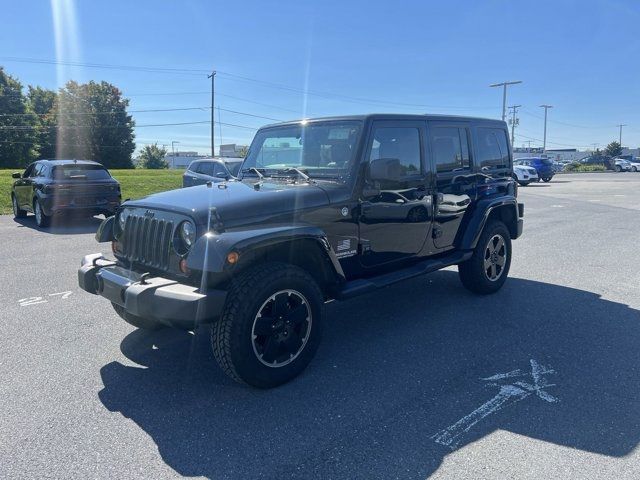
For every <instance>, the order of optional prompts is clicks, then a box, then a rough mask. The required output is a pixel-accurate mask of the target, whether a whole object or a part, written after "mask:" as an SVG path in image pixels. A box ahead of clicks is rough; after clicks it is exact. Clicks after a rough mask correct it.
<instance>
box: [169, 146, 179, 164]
mask: <svg viewBox="0 0 640 480" xmlns="http://www.w3.org/2000/svg"><path fill="white" fill-rule="evenodd" d="M176 143H180V142H179V141H178V140H171V153H172V155H171V157H172V158H171V166H172V167H175V165H176V149H175V148H174V145H175V144H176Z"/></svg>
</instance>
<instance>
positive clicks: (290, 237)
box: [187, 226, 345, 297]
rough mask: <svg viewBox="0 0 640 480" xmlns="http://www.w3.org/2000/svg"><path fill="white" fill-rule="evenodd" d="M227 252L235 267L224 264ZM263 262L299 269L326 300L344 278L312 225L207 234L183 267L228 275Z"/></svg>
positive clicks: (327, 246) (192, 251)
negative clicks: (235, 259)
mask: <svg viewBox="0 0 640 480" xmlns="http://www.w3.org/2000/svg"><path fill="white" fill-rule="evenodd" d="M231 252H236V253H237V254H238V260H237V263H235V264H229V262H228V261H227V256H228V254H229V253H231ZM265 262H280V263H285V264H290V265H295V266H297V267H300V268H302V269H303V270H305V271H306V272H308V273H309V274H310V275H311V276H312V277H313V278H314V279H315V280H316V281H317V282H318V284H319V285H320V287H321V289H322V291H323V293H324V294H325V296H326V297H330V296H332V292H333V290H334V289H335V287H336V286H337V285H339V284H340V283H341V282H343V281H344V278H345V277H344V272H343V271H342V267H341V266H340V263H339V261H338V259H337V257H336V256H335V253H334V252H333V250H332V249H331V246H330V244H329V242H328V240H327V238H326V236H325V234H324V232H323V231H322V230H321V229H319V228H317V227H313V226H287V227H272V228H266V229H258V230H248V231H241V232H224V233H221V234H213V233H207V234H205V235H203V236H202V237H201V238H200V239H198V241H197V242H196V243H195V245H194V246H193V248H192V250H191V252H190V253H189V256H188V257H187V265H188V267H189V268H191V269H193V270H199V271H203V272H208V273H214V274H215V273H223V274H227V275H229V276H231V275H237V274H238V273H239V272H241V271H243V270H245V269H247V268H249V267H252V266H255V265H258V264H260V263H265Z"/></svg>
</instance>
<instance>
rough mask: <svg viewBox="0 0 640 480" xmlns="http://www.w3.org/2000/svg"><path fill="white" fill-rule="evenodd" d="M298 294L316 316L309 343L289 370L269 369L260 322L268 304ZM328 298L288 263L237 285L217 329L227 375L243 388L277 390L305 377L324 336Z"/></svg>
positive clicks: (214, 337) (257, 271) (218, 354)
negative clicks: (258, 339)
mask: <svg viewBox="0 0 640 480" xmlns="http://www.w3.org/2000/svg"><path fill="white" fill-rule="evenodd" d="M284 290H292V291H296V292H299V293H300V294H301V295H303V296H304V299H305V300H306V302H307V307H308V310H309V312H310V314H311V317H310V318H311V324H310V326H309V327H308V328H309V332H308V336H307V339H306V342H305V343H303V346H302V347H301V349H300V350H299V352H298V353H297V354H296V356H295V358H294V359H293V360H291V362H290V363H288V364H283V365H282V366H277V367H273V366H267V365H265V364H264V363H263V362H262V361H261V360H260V359H259V358H258V354H257V352H256V350H255V346H254V341H255V340H254V339H253V328H254V322H255V321H256V317H257V315H258V313H261V308H263V307H264V305H265V302H267V301H269V298H270V297H272V296H273V295H274V294H276V293H278V292H282V291H284ZM322 304H323V296H322V292H321V291H320V288H319V287H318V284H317V283H316V282H315V280H314V279H313V278H312V277H311V275H309V274H308V273H307V272H305V271H304V270H303V269H301V268H299V267H296V266H293V265H287V264H283V263H275V262H273V263H264V264H261V265H257V266H255V267H253V268H250V269H248V270H246V271H244V272H243V273H241V274H240V275H239V276H238V277H237V278H235V279H234V280H232V282H231V285H230V288H229V292H228V295H227V300H226V302H225V306H224V308H223V312H222V314H221V315H220V317H219V319H218V320H217V321H216V322H215V323H214V324H213V325H212V327H211V346H212V349H213V355H214V357H215V359H216V361H217V362H218V364H219V365H220V367H221V368H222V370H223V371H224V372H225V373H226V374H227V375H228V376H229V377H231V378H232V379H234V380H235V381H237V382H239V383H246V384H249V385H252V386H254V387H258V388H272V387H276V386H278V385H281V384H283V383H286V382H288V381H289V380H291V379H293V378H294V377H296V376H297V375H299V374H300V373H301V372H302V371H303V370H304V369H305V368H306V366H307V365H308V364H309V362H310V361H311V359H312V358H313V356H314V355H315V353H316V350H317V349H318V345H319V344H320V337H321V334H322Z"/></svg>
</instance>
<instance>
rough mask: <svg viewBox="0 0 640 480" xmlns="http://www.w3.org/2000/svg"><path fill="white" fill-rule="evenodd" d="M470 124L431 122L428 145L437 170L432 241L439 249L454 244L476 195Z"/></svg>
mask: <svg viewBox="0 0 640 480" xmlns="http://www.w3.org/2000/svg"><path fill="white" fill-rule="evenodd" d="M470 138H471V131H470V126H469V124H467V123H464V122H446V123H442V122H437V121H434V122H429V147H430V150H431V158H433V164H434V165H435V170H436V183H437V189H438V194H437V195H436V197H435V198H436V202H435V203H436V205H435V219H434V225H433V243H434V246H435V247H436V248H437V249H447V248H451V247H453V245H454V241H455V239H456V235H457V233H458V230H459V229H460V224H461V222H462V218H463V217H464V214H465V213H466V211H467V208H469V206H470V205H471V201H472V199H473V198H475V189H476V175H475V174H474V173H473V170H472V158H471V155H470V151H471V149H470V148H469V139H470Z"/></svg>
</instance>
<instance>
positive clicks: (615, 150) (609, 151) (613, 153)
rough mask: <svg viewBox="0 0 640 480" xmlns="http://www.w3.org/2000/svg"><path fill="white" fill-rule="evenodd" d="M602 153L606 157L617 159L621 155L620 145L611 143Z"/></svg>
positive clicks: (614, 142)
mask: <svg viewBox="0 0 640 480" xmlns="http://www.w3.org/2000/svg"><path fill="white" fill-rule="evenodd" d="M604 153H605V154H606V155H609V156H610V157H618V156H620V155H622V145H620V144H619V143H618V142H616V141H613V142H611V143H610V144H609V145H607V148H605V149H604Z"/></svg>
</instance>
